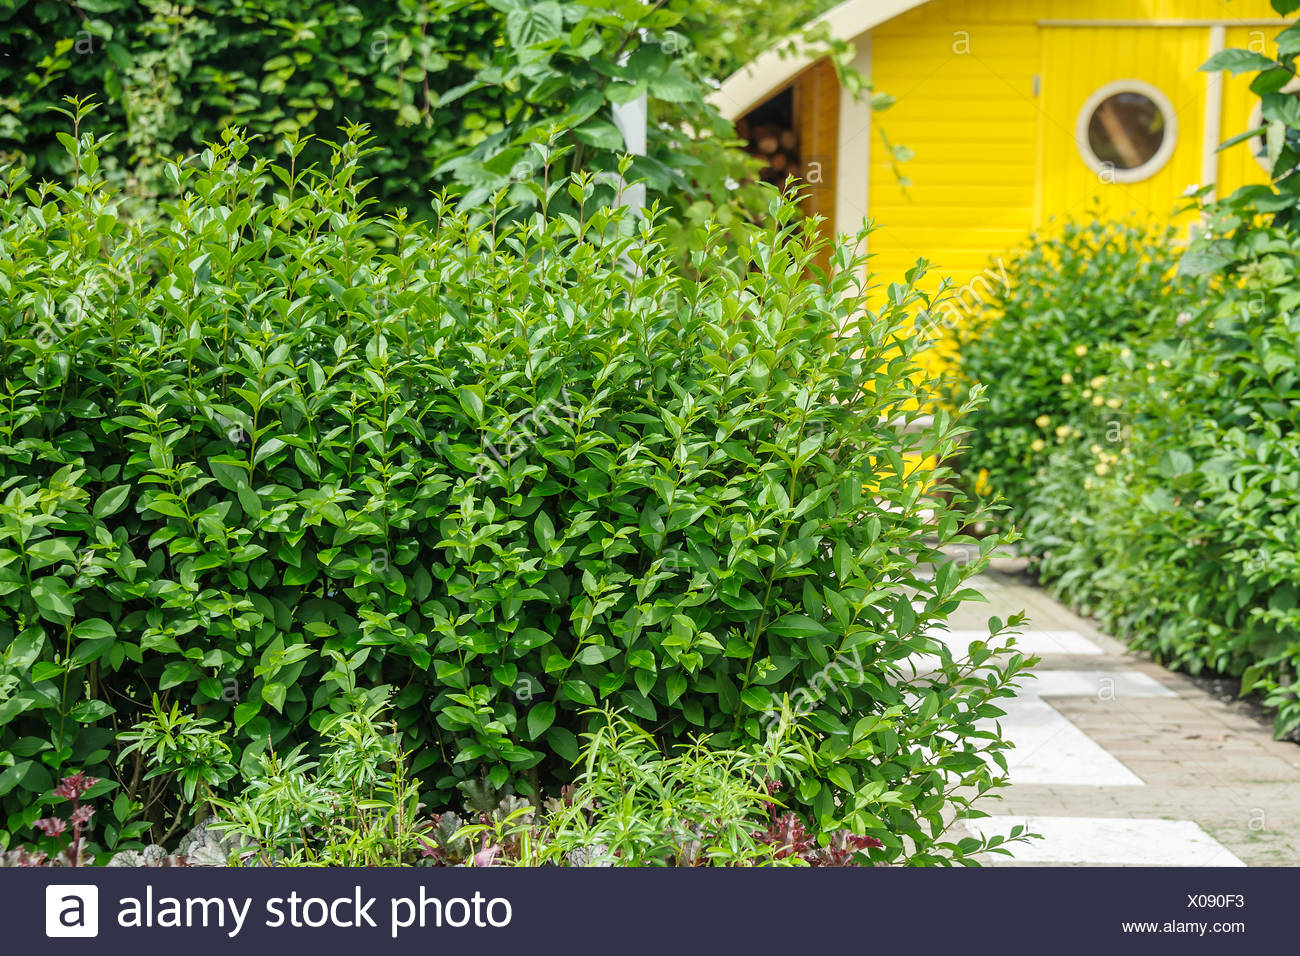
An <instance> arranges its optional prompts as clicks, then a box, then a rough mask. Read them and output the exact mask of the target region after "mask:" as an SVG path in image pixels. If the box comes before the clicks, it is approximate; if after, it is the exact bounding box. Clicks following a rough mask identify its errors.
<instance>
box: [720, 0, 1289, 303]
mask: <svg viewBox="0 0 1300 956" xmlns="http://www.w3.org/2000/svg"><path fill="white" fill-rule="evenodd" d="M822 19H823V20H824V21H825V23H826V24H827V25H828V27H829V29H830V32H831V33H832V34H833V35H834V36H836V37H838V38H840V39H842V40H845V41H849V42H850V43H852V44H853V45H854V47H855V48H856V58H855V65H856V67H857V68H858V70H860V71H861V72H862V73H863V74H864V75H866V76H868V77H870V79H871V82H872V85H873V87H874V88H875V89H876V90H877V91H879V92H881V93H887V94H889V95H891V96H893V97H895V98H896V99H897V102H896V104H895V105H893V106H892V107H890V108H889V109H887V110H884V111H881V112H876V113H874V114H873V113H872V111H871V108H870V106H869V104H868V103H867V102H866V101H865V99H864V98H854V97H851V96H848V95H847V94H845V95H842V94H841V90H840V88H839V86H838V84H837V82H836V79H835V73H834V70H833V69H832V68H831V66H830V64H829V63H828V62H827V61H825V60H821V61H814V60H811V59H809V58H808V57H802V58H801V57H799V56H784V57H783V56H780V55H777V54H776V53H771V54H765V55H763V56H762V57H760V58H758V59H757V60H756V61H754V62H753V63H751V64H750V65H749V66H747V67H746V68H744V69H742V70H740V71H739V72H738V73H736V74H735V75H734V76H732V77H730V78H729V79H728V80H727V81H726V82H725V83H724V84H723V85H722V87H721V89H719V90H718V91H717V92H716V94H715V96H714V102H715V104H716V105H717V106H718V107H719V109H721V110H722V111H723V113H724V114H726V115H727V116H728V117H730V118H732V119H736V120H740V119H742V118H744V117H746V115H752V111H754V110H755V109H756V108H760V107H762V106H763V104H765V103H767V102H770V101H773V98H774V97H777V96H783V97H786V98H788V102H790V103H792V107H791V109H792V113H793V116H792V124H793V127H794V130H795V131H796V132H797V134H798V140H799V153H800V163H801V169H802V170H803V172H804V175H805V178H806V179H808V180H809V181H810V183H811V186H810V189H811V192H810V194H809V197H808V200H807V204H808V206H809V208H810V211H813V212H818V213H821V214H823V215H824V216H826V217H827V220H828V224H829V225H830V226H831V227H833V228H834V229H835V230H836V231H838V232H851V231H855V230H856V229H857V227H858V225H859V224H860V223H861V221H862V219H863V218H864V217H867V218H871V219H874V220H875V221H876V222H877V224H878V227H879V228H878V231H877V232H875V233H874V234H873V235H872V237H871V240H870V249H869V251H870V252H871V253H872V255H873V267H874V270H875V271H876V272H877V273H878V274H879V275H882V276H885V277H890V278H892V277H895V276H897V275H899V274H901V273H902V271H903V270H905V269H906V268H908V267H910V266H911V265H912V264H913V263H915V261H916V260H917V259H918V258H922V257H923V258H926V259H929V260H930V261H931V262H933V263H934V266H935V268H936V269H937V270H938V271H939V272H940V273H942V274H944V275H949V276H951V277H952V278H953V279H954V281H955V283H957V285H958V286H960V285H962V284H963V283H966V282H968V281H970V280H972V279H973V278H974V277H975V276H976V275H977V274H978V273H980V272H981V271H983V270H984V269H985V268H986V267H987V265H988V263H989V261H990V257H993V256H997V255H999V254H1000V253H1001V252H1003V251H1004V250H1008V249H1010V248H1012V247H1014V246H1015V245H1016V244H1018V243H1019V242H1020V241H1021V240H1022V239H1023V238H1024V237H1025V235H1026V233H1028V232H1029V231H1030V230H1032V229H1035V228H1038V227H1040V226H1044V225H1045V224H1047V222H1048V220H1050V219H1051V218H1053V217H1058V218H1064V217H1069V216H1072V215H1074V216H1078V215H1088V214H1090V212H1091V204H1092V203H1093V202H1094V197H1096V201H1099V202H1100V203H1101V204H1102V208H1103V209H1104V211H1105V212H1106V214H1108V215H1120V214H1127V213H1129V212H1138V213H1143V214H1150V215H1151V216H1154V217H1168V216H1169V214H1170V213H1171V212H1172V211H1173V209H1174V208H1175V206H1176V205H1178V203H1179V197H1180V195H1181V194H1182V193H1183V192H1184V191H1185V190H1187V189H1188V188H1189V187H1194V186H1199V185H1208V184H1210V183H1215V184H1217V188H1218V190H1219V192H1220V193H1224V192H1226V191H1230V190H1231V189H1233V188H1236V187H1237V186H1239V185H1241V184H1243V183H1246V182H1262V181H1264V180H1265V173H1264V170H1263V167H1262V165H1261V164H1260V162H1259V160H1258V159H1257V158H1256V155H1255V153H1256V150H1255V149H1254V148H1252V146H1251V145H1250V144H1243V145H1241V146H1237V147H1232V148H1230V149H1228V150H1225V151H1223V152H1218V151H1217V147H1218V146H1219V144H1220V143H1221V142H1222V141H1223V140H1226V139H1228V138H1229V137H1232V136H1235V135H1237V134H1238V133H1242V132H1245V131H1246V130H1248V129H1250V128H1252V126H1254V125H1257V123H1255V122H1254V120H1255V119H1256V117H1255V116H1253V115H1252V113H1253V112H1254V109H1255V104H1256V103H1257V102H1258V99H1257V98H1256V97H1255V96H1254V95H1253V94H1252V93H1251V92H1250V91H1249V89H1248V86H1249V80H1250V77H1249V76H1242V77H1235V78H1233V77H1227V76H1223V75H1220V74H1217V73H1215V74H1211V73H1204V72H1199V71H1198V68H1199V67H1200V66H1201V64H1202V63H1204V62H1205V61H1206V60H1207V59H1208V58H1209V57H1210V55H1211V54H1212V53H1214V52H1215V51H1217V50H1220V49H1224V48H1226V47H1239V48H1246V49H1255V50H1257V51H1259V52H1272V51H1273V49H1274V46H1273V38H1274V37H1275V36H1276V35H1277V33H1278V32H1279V31H1280V30H1281V29H1282V28H1283V27H1284V26H1286V21H1284V20H1281V19H1280V18H1279V17H1278V16H1277V15H1276V13H1274V11H1273V10H1272V8H1271V7H1270V5H1269V4H1268V2H1267V0H848V2H845V3H842V4H840V5H839V6H838V7H835V8H834V9H832V10H831V11H830V12H828V13H827V14H825V15H824V16H823V18H822ZM890 142H892V143H894V144H901V145H903V146H905V147H906V148H907V149H909V150H910V151H911V152H912V153H913V154H914V155H913V158H912V159H911V160H910V161H908V162H907V163H906V164H904V165H903V166H902V167H901V168H900V169H896V168H895V165H894V163H893V162H892V160H891V157H890V155H889V150H888V148H887V143H890ZM899 171H901V172H902V173H903V175H904V176H905V177H906V178H907V179H909V180H910V181H911V185H906V186H905V185H904V184H903V183H901V182H900V178H899V175H898V173H899ZM813 180H816V182H813Z"/></svg>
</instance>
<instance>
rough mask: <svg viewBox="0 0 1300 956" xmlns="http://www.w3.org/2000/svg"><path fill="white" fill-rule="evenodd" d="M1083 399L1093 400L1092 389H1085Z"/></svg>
mask: <svg viewBox="0 0 1300 956" xmlns="http://www.w3.org/2000/svg"><path fill="white" fill-rule="evenodd" d="M1083 397H1084V398H1092V389H1090V388H1085V389H1084V390H1083Z"/></svg>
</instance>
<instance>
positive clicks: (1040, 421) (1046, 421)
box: [1034, 415, 1052, 428]
mask: <svg viewBox="0 0 1300 956" xmlns="http://www.w3.org/2000/svg"><path fill="white" fill-rule="evenodd" d="M1034 424H1035V425H1037V426H1038V427H1039V428H1046V427H1047V426H1048V425H1050V424H1052V416H1051V415H1039V416H1038V417H1037V418H1035V419H1034Z"/></svg>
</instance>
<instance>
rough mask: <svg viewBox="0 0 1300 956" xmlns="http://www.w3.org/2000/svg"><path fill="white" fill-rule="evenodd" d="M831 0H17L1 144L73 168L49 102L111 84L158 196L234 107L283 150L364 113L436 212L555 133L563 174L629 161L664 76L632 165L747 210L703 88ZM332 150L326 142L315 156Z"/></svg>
mask: <svg viewBox="0 0 1300 956" xmlns="http://www.w3.org/2000/svg"><path fill="white" fill-rule="evenodd" d="M828 5H829V4H828V2H827V0H801V2H796V3H789V4H782V5H780V9H778V10H773V9H771V8H770V5H765V4H761V3H760V2H759V0H729V2H718V0H703V2H701V0H660V2H655V3H643V2H640V0H599V2H593V0H543V2H533V0H489V2H482V0H397V2H393V3H384V4H348V3H335V2H300V0H294V2H289V0H198V2H195V3H193V4H189V5H178V4H173V3H166V2H162V0H143V2H137V0H80V2H78V3H75V4H74V3H65V2H61V0H59V2H56V0H34V2H24V0H10V3H8V4H6V6H8V7H9V9H8V11H7V12H0V34H3V35H4V36H5V38H6V40H7V41H8V45H9V47H10V55H9V56H7V57H4V58H0V90H4V91H6V93H5V95H3V96H0V106H3V108H4V109H3V117H0V159H20V160H21V161H22V162H23V163H24V165H26V166H27V167H28V168H29V169H30V170H31V171H32V172H33V174H34V178H35V179H36V180H37V181H39V180H40V179H42V178H48V177H63V176H65V175H66V174H67V172H68V169H67V162H68V157H67V152H66V151H65V150H64V149H63V147H62V146H61V145H60V144H59V143H58V141H57V138H56V134H57V133H58V132H61V131H63V130H64V129H65V125H66V120H65V118H64V117H63V116H61V115H60V114H58V113H57V112H54V111H53V110H52V107H54V106H57V105H59V104H60V103H61V102H62V99H63V97H65V96H69V95H75V96H82V97H85V96H92V97H94V98H95V99H96V100H99V101H101V102H103V103H104V108H102V109H101V110H99V111H97V113H96V120H95V123H96V126H97V128H98V129H99V130H100V131H112V132H115V133H116V137H115V140H114V142H113V144H112V145H111V147H110V149H109V150H108V152H107V153H106V154H105V155H104V157H103V161H104V164H105V169H106V172H107V173H108V175H109V176H110V178H111V179H113V180H115V181H117V182H118V183H119V184H120V185H122V186H123V187H124V188H125V190H126V192H127V193H128V195H132V196H135V197H138V198H141V199H150V198H153V197H157V196H159V195H167V194H169V192H170V191H171V187H170V185H169V184H168V183H167V182H166V181H165V180H164V178H163V169H164V164H163V162H162V160H163V159H165V158H168V157H172V156H176V155H178V154H189V153H193V152H197V151H199V150H201V149H202V148H203V144H204V143H207V142H213V141H215V140H217V139H218V134H219V132H220V130H221V129H222V128H223V127H225V126H229V125H239V126H242V127H244V128H245V129H247V130H248V132H249V133H250V134H251V135H252V136H253V137H254V138H257V137H267V138H269V139H270V140H271V141H272V143H273V144H274V145H275V148H277V149H281V150H282V149H283V147H282V146H280V145H279V141H280V140H281V139H282V138H283V137H284V136H286V135H289V134H299V135H307V134H313V135H315V136H318V137H321V138H324V139H337V136H336V131H337V130H338V129H339V128H340V127H341V126H343V125H344V124H345V123H346V122H348V121H362V122H365V123H367V124H369V126H370V128H371V130H372V131H373V133H374V135H375V141H376V142H377V143H378V144H379V145H380V146H381V147H382V150H381V152H380V153H379V154H378V155H377V156H376V157H375V159H374V161H373V167H372V168H373V171H374V173H375V175H376V179H375V182H374V184H373V185H372V186H371V195H373V196H375V197H376V198H378V199H380V200H381V202H382V203H384V204H385V205H398V204H400V205H405V206H407V207H408V208H409V209H410V210H411V211H412V213H413V214H414V215H417V216H418V215H421V214H422V213H424V212H427V211H428V210H429V208H430V206H429V195H430V191H431V190H432V189H434V188H437V187H442V186H453V187H459V188H460V189H461V190H463V191H464V192H466V194H467V195H466V198H467V200H469V201H471V202H473V201H475V200H479V199H482V198H483V197H485V196H486V195H488V194H490V193H491V192H492V191H494V190H496V189H498V188H500V187H502V186H505V185H509V184H511V183H512V182H514V183H518V182H520V181H522V180H525V179H528V178H530V177H534V176H537V175H541V170H542V168H543V167H544V166H545V165H546V164H547V159H546V156H548V155H552V156H553V155H555V152H556V151H557V150H558V153H559V154H560V155H564V156H565V157H566V164H567V166H568V170H565V171H569V170H573V169H577V168H583V169H588V170H592V171H596V172H600V171H611V170H614V169H615V168H616V166H617V153H618V152H619V151H620V150H621V149H622V148H623V139H622V137H621V135H620V134H619V131H618V130H617V129H616V127H615V126H614V124H613V122H612V121H611V119H612V116H611V107H612V106H613V104H616V103H623V102H628V101H631V100H633V99H635V98H637V97H638V96H640V95H642V94H646V95H648V97H649V110H650V131H649V133H650V142H649V147H648V155H647V156H645V157H643V158H639V159H638V160H637V161H636V162H635V164H634V165H633V167H632V169H631V170H630V172H629V174H628V175H629V176H630V177H631V178H633V179H640V180H644V181H645V183H646V185H647V189H648V193H649V195H650V196H651V198H666V199H670V200H671V201H672V202H673V203H674V204H675V205H678V206H679V207H684V208H689V207H690V206H691V205H692V204H693V203H696V202H698V201H700V200H705V205H706V206H708V207H709V208H712V207H713V206H714V204H715V203H717V204H719V205H722V206H723V207H724V208H725V207H726V206H731V207H732V208H733V209H739V208H741V207H743V205H744V204H745V203H746V202H747V201H750V200H753V199H754V198H755V197H754V196H753V195H747V194H746V193H745V191H744V190H741V191H737V190H736V189H735V188H734V187H735V183H734V182H731V180H743V179H744V178H745V172H746V170H747V167H746V160H745V159H744V157H743V156H742V155H741V154H740V153H739V151H737V150H734V149H731V148H729V144H731V143H732V142H733V141H734V133H733V131H732V130H731V127H730V124H728V123H726V122H725V121H723V120H722V119H721V118H720V117H719V116H718V114H717V112H716V111H715V110H713V109H712V108H711V107H709V106H708V105H707V103H706V97H707V95H708V93H709V91H710V84H711V79H712V78H713V77H716V76H720V75H725V74H726V73H728V72H730V71H731V70H733V69H735V68H736V67H737V66H739V65H740V64H741V63H743V62H745V61H746V60H747V59H749V58H750V57H752V56H753V55H754V54H755V53H756V52H757V51H759V50H760V49H763V48H766V47H768V46H771V45H772V44H773V43H775V42H777V41H778V40H779V38H780V37H782V36H784V35H786V34H787V33H788V32H790V31H791V30H792V29H793V28H794V27H795V26H796V25H797V24H798V23H799V22H801V21H804V20H807V19H808V18H809V17H810V16H811V15H812V14H813V13H815V12H817V11H818V10H819V9H821V8H824V7H826V6H828ZM808 38H809V41H810V42H811V41H812V40H813V34H812V33H809V35H808ZM687 131H689V132H687ZM530 144H538V145H539V146H549V148H548V149H534V148H531V147H530ZM328 155H329V153H328V150H327V148H326V147H325V145H324V144H315V145H312V146H309V147H308V149H307V150H306V152H305V153H304V154H303V155H302V156H301V160H302V161H303V162H304V163H313V162H319V161H321V160H324V159H326V158H327V157H328ZM551 172H552V173H554V172H555V170H552V171H551ZM528 195H529V194H528V193H527V192H526V191H525V190H522V189H520V190H516V193H515V195H514V196H513V197H512V198H513V199H514V200H515V201H519V202H525V203H526V202H527V201H528ZM698 213H699V216H703V215H705V214H706V210H705V209H703V208H701V209H699V210H698Z"/></svg>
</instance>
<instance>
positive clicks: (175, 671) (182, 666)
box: [158, 661, 194, 690]
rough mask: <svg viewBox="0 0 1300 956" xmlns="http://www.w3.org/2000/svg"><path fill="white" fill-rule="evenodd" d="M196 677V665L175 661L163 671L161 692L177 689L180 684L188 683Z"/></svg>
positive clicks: (159, 685) (159, 687)
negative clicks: (170, 688)
mask: <svg viewBox="0 0 1300 956" xmlns="http://www.w3.org/2000/svg"><path fill="white" fill-rule="evenodd" d="M193 675H194V665H193V664H191V663H189V662H188V661H173V662H172V663H170V664H168V665H167V668H166V670H164V671H163V674H162V678H161V679H160V680H159V681H158V689H159V690H167V689H168V688H169V687H176V686H177V685H179V684H184V683H186V682H188V681H189V680H190V679H191V678H192V677H193Z"/></svg>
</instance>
